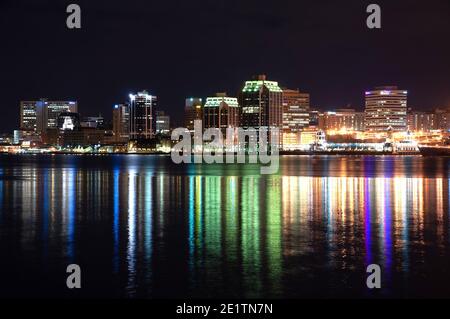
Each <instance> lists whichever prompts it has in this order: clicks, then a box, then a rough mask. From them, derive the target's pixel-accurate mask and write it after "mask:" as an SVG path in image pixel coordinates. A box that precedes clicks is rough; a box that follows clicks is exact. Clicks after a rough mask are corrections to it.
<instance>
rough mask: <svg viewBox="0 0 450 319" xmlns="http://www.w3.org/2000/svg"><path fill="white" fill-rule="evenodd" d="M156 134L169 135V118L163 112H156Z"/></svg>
mask: <svg viewBox="0 0 450 319" xmlns="http://www.w3.org/2000/svg"><path fill="white" fill-rule="evenodd" d="M156 134H161V135H170V117H169V116H168V115H166V114H165V113H164V112H163V111H158V112H156Z"/></svg>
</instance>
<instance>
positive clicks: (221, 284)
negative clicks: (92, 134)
mask: <svg viewBox="0 0 450 319" xmlns="http://www.w3.org/2000/svg"><path fill="white" fill-rule="evenodd" d="M449 172H450V158H444V157H429V158H428V157H420V156H402V157H396V156H355V157H350V156H349V157H346V156H314V157H309V156H283V157H281V158H280V172H279V173H278V174H276V175H260V167H259V165H250V164H246V165H231V164H228V165H227V164H221V165H206V164H201V165H194V164H192V165H175V164H173V163H172V162H171V160H170V157H167V156H155V155H147V156H145V155H141V156H140V155H110V156H90V155H85V156H76V155H39V156H36V155H0V271H1V272H0V296H2V297H14V296H26V297H72V296H75V297H130V298H152V297H154V298H161V297H184V298H186V297H199V298H205V297H247V298H253V297H255V298H258V297H274V298H298V297H406V296H409V297H450V288H449V287H450V274H449V273H448V269H449V266H450V235H449V225H450V224H449V222H450V216H449V201H450V188H449V183H450V180H449V178H450V177H449ZM71 263H76V264H79V265H80V266H81V268H82V274H83V277H82V278H83V279H82V280H83V285H82V289H81V290H79V291H68V289H67V288H66V286H65V280H66V276H67V275H66V273H65V270H66V266H67V265H68V264H71ZM371 263H378V264H380V266H381V267H382V269H383V280H382V287H383V288H382V289H381V290H380V291H369V290H368V289H367V288H366V286H365V279H366V273H365V267H366V265H368V264H371Z"/></svg>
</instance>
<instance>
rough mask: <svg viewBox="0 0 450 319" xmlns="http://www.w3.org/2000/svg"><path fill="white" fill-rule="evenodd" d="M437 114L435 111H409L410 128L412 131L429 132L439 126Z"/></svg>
mask: <svg viewBox="0 0 450 319" xmlns="http://www.w3.org/2000/svg"><path fill="white" fill-rule="evenodd" d="M436 122H437V121H436V114H435V113H433V112H420V111H410V112H408V130H409V131H412V132H429V131H432V130H434V129H435V128H436V127H437V123H436Z"/></svg>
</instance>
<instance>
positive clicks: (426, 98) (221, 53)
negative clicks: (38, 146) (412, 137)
mask: <svg viewBox="0 0 450 319" xmlns="http://www.w3.org/2000/svg"><path fill="white" fill-rule="evenodd" d="M379 4H380V6H381V7H382V9H383V27H382V29H380V30H368V29H367V27H366V26H365V17H366V15H365V8H366V4H365V3H361V2H360V1H349V2H348V3H347V4H346V6H345V7H340V6H339V5H337V4H327V5H323V4H319V3H317V4H315V3H312V2H308V1H304V2H298V3H297V2H295V3H289V4H286V6H280V5H277V4H276V3H275V2H270V1H263V2H262V3H260V5H259V6H255V5H253V3H252V1H249V2H246V3H236V7H237V8H239V10H235V9H233V7H232V5H233V3H231V2H226V3H225V2H221V1H219V2H215V3H214V4H211V3H204V2H203V1H197V2H195V3H191V4H189V5H188V4H183V5H180V6H175V7H172V6H170V5H169V4H162V3H156V4H151V5H149V4H146V3H143V2H140V1H131V3H129V4H128V5H127V6H125V7H124V6H123V5H117V4H112V3H111V4H110V5H109V7H108V8H103V7H102V6H101V5H100V4H96V3H92V2H87V1H81V2H80V5H81V6H82V7H83V12H84V13H85V14H86V17H85V18H84V20H83V28H82V29H81V30H79V31H74V32H72V33H71V32H70V31H68V30H67V29H66V28H65V25H64V23H63V22H65V21H60V20H61V19H60V17H59V16H58V11H59V9H61V10H64V9H65V8H64V6H63V4H58V3H57V2H56V1H48V2H47V4H43V5H38V4H25V3H24V2H21V1H17V2H14V3H13V2H6V3H2V4H0V7H1V9H2V10H0V17H1V18H2V19H1V20H2V21H4V22H5V23H6V24H8V25H9V27H8V28H2V29H0V35H1V36H2V39H3V41H4V44H5V47H9V50H4V51H2V52H1V53H0V54H1V57H2V59H1V60H0V61H2V62H0V63H1V66H2V76H0V85H1V86H2V87H3V88H6V89H7V91H6V92H7V94H6V95H5V97H4V99H3V102H2V104H3V105H5V107H4V112H5V116H4V117H2V119H0V124H1V125H2V127H3V128H4V129H3V131H11V130H12V129H13V128H14V124H15V123H17V120H16V121H13V119H16V117H15V116H16V115H15V110H14V109H15V107H14V106H15V105H17V103H18V101H20V100H25V99H39V98H41V97H42V96H48V97H49V98H52V99H56V100H61V99H69V100H70V99H76V100H77V101H78V102H79V104H80V105H81V109H83V110H84V109H89V110H92V113H93V114H98V113H102V114H109V110H110V107H111V105H114V104H116V103H118V102H121V101H122V99H123V96H126V95H128V94H129V93H130V92H134V91H136V90H141V89H148V90H151V92H150V93H151V94H154V95H156V96H158V97H160V100H159V102H158V103H159V104H160V105H161V107H162V109H164V110H165V111H166V112H167V113H169V114H171V115H173V121H174V122H176V123H180V124H181V123H182V119H181V118H178V117H177V115H178V113H177V110H179V109H180V105H182V103H183V102H182V101H183V99H184V98H185V97H189V96H203V97H207V96H210V95H212V94H214V93H215V92H228V94H230V95H231V96H233V95H235V92H237V91H238V89H239V87H240V86H241V84H242V83H241V82H240V81H241V80H242V79H245V78H248V77H249V76H251V75H253V74H260V73H265V74H267V75H268V76H269V77H270V78H272V79H276V80H278V81H279V82H280V83H281V84H282V85H283V86H286V87H290V88H297V87H298V88H300V89H302V90H304V91H306V92H309V93H310V94H311V97H312V98H311V102H312V107H320V109H323V110H329V109H333V108H341V107H344V106H347V105H351V106H352V107H353V108H356V109H362V107H363V105H364V96H363V95H361V92H364V91H365V90H367V89H370V88H372V87H375V86H378V85H393V84H395V85H398V86H399V87H403V88H407V89H408V91H409V92H410V105H411V106H412V107H414V108H416V109H417V110H429V109H431V108H434V107H443V106H449V105H450V96H449V95H448V88H449V87H450V77H449V74H450V69H449V67H450V66H449V63H448V62H447V57H448V56H449V55H450V44H449V43H448V41H445V40H444V39H446V38H448V37H449V31H448V30H450V28H449V27H448V26H449V23H450V22H449V21H448V19H447V18H446V15H445V13H446V12H447V11H446V10H448V6H449V4H448V2H447V1H438V0H434V1H432V3H430V4H429V8H430V9H429V11H425V12H424V11H423V10H422V4H420V3H419V2H418V1H408V2H403V1H398V2H396V3H389V2H387V1H379ZM405 7H407V8H408V10H405ZM152 12H155V16H157V17H153V16H152V15H151V13H152ZM219 13H220V14H223V15H224V18H223V19H221V20H220V22H219V21H217V19H215V18H214V17H215V15H216V14H219ZM111 15H113V16H114V17H115V20H111V19H110V18H106V17H107V16H108V17H109V16H111ZM147 15H150V16H152V17H153V19H146V16H147ZM189 16H192V17H198V19H195V18H194V19H188V17H189ZM19 17H20V18H19ZM63 17H64V15H63ZM227 18H228V19H227ZM18 21H20V26H19V25H17V23H18ZM169 21H170V23H169ZM231 21H234V22H235V23H231ZM419 21H420V23H419ZM119 26H120V27H119ZM181 26H183V27H182V28H181ZM11 28H13V29H14V28H15V30H16V31H15V32H10V30H12V29H11ZM259 29H260V30H262V32H261V33H258V32H257V30H259ZM91 31H92V32H91ZM141 38H149V39H151V41H148V43H146V42H144V43H143V44H142V46H141V47H140V49H139V50H137V49H135V48H131V49H130V47H129V45H127V43H130V42H135V41H139V39H141ZM218 38H220V39H222V41H225V42H226V43H228V44H230V45H229V46H227V47H226V48H225V49H224V48H220V46H219V42H217V39H218ZM18 39H25V40H26V41H19V40H18ZM55 41H57V42H58V44H57V45H56V44H55ZM84 43H88V45H89V48H90V50H84V49H81V48H82V47H84V46H83V45H84ZM97 43H100V44H101V45H100V44H99V45H97ZM417 43H420V44H421V45H420V47H418V46H417ZM61 48H64V49H62V50H61ZM154 48H157V49H154ZM205 48H208V49H207V50H205ZM216 48H217V49H216ZM431 49H432V50H431ZM56 52H57V53H56ZM194 52H195V54H194ZM161 61H164V62H163V63H161ZM24 74H27V76H24ZM88 75H89V76H88Z"/></svg>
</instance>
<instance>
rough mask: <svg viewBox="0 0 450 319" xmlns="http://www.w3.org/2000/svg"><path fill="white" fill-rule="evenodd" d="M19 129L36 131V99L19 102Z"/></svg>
mask: <svg viewBox="0 0 450 319" xmlns="http://www.w3.org/2000/svg"><path fill="white" fill-rule="evenodd" d="M20 129H21V130H24V131H36V129H37V114H36V101H21V102H20ZM17 144H18V143H17Z"/></svg>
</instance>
